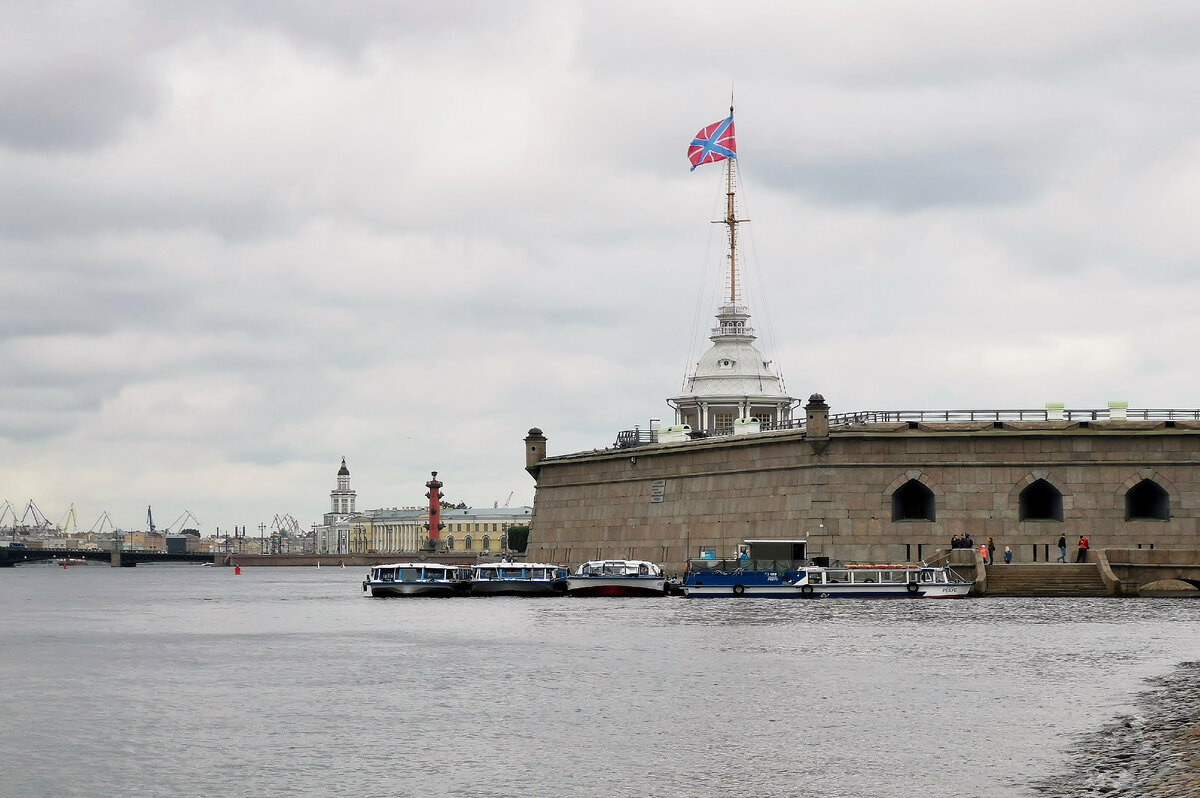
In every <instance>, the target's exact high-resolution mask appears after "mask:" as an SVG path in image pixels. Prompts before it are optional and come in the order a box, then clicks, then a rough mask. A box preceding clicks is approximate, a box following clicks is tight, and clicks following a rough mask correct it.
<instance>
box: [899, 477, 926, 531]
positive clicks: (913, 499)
mask: <svg viewBox="0 0 1200 798" xmlns="http://www.w3.org/2000/svg"><path fill="white" fill-rule="evenodd" d="M934 504H935V502H934V496H933V491H932V490H930V489H929V486H927V485H924V484H922V483H921V482H919V481H917V480H915V479H910V480H909V481H908V482H905V483H904V484H903V485H901V486H900V487H898V488H896V492H895V493H893V494H892V520H893V521H933V520H934Z"/></svg>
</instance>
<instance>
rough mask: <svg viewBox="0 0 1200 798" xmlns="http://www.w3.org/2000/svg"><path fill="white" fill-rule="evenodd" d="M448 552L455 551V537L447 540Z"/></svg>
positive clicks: (452, 536)
mask: <svg viewBox="0 0 1200 798" xmlns="http://www.w3.org/2000/svg"><path fill="white" fill-rule="evenodd" d="M446 551H454V535H451V536H450V537H448V538H446Z"/></svg>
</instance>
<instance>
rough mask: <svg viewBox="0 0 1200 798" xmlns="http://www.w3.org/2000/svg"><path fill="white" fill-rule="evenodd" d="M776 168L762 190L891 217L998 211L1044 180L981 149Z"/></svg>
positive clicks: (1010, 157)
mask: <svg viewBox="0 0 1200 798" xmlns="http://www.w3.org/2000/svg"><path fill="white" fill-rule="evenodd" d="M767 161H768V162H774V163H779V164H781V165H780V166H779V167H778V168H774V169H772V170H770V171H768V172H766V173H765V174H764V175H763V177H764V178H765V180H766V182H767V184H768V185H773V186H775V187H777V188H780V189H783V190H787V191H800V192H803V193H805V194H808V195H810V196H813V197H815V198H817V199H819V200H824V201H829V202H833V203H847V204H865V205H875V206H881V207H884V208H887V209H889V210H892V211H897V212H914V211H922V210H926V209H929V208H935V207H939V206H947V205H954V206H964V205H967V206H971V205H975V206H978V205H985V206H986V205H1002V204H1011V203H1016V202H1020V201H1022V200H1026V199H1028V198H1030V197H1031V196H1033V195H1035V194H1036V193H1037V192H1038V191H1039V190H1040V189H1041V187H1042V186H1043V185H1044V184H1045V182H1046V181H1047V180H1049V179H1050V177H1049V176H1048V175H1047V174H1045V173H1044V172H1042V171H1041V170H1040V169H1039V168H1038V166H1039V164H1036V163H1030V162H1027V161H1025V160H1023V159H1022V158H1021V157H1020V156H1019V154H1017V153H1013V152H1006V151H1000V150H994V149H987V148H966V149H957V150H947V149H939V150H929V151H926V152H917V153H909V154H904V155H880V156H877V157H864V158H861V159H856V160H853V161H824V160H813V161H808V162H802V163H796V162H792V163H790V164H789V163H788V162H787V160H786V156H785V157H783V158H779V159H776V158H774V157H771V156H768V158H767Z"/></svg>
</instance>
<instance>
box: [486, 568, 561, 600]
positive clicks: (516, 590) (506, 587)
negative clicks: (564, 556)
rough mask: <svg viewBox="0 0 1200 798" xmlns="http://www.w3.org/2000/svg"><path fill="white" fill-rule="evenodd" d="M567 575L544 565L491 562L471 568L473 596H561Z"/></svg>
mask: <svg viewBox="0 0 1200 798" xmlns="http://www.w3.org/2000/svg"><path fill="white" fill-rule="evenodd" d="M566 590H567V580H566V575H565V574H564V573H563V571H562V569H560V568H559V567H558V566H557V565H550V564H548V563H542V562H488V563H478V564H477V565H474V566H472V567H471V595H472V596H561V595H563V593H565V592H566Z"/></svg>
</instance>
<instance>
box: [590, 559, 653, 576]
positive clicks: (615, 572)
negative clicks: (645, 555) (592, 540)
mask: <svg viewBox="0 0 1200 798" xmlns="http://www.w3.org/2000/svg"><path fill="white" fill-rule="evenodd" d="M575 574H576V575H577V576H662V568H659V567H658V566H657V565H655V564H654V563H652V562H649V561H647V560H591V561H590V562H585V563H584V564H583V565H581V566H579V567H578V568H577V569H576V570H575Z"/></svg>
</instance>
